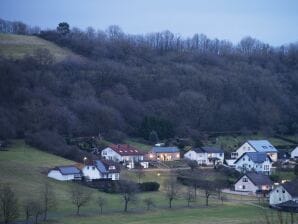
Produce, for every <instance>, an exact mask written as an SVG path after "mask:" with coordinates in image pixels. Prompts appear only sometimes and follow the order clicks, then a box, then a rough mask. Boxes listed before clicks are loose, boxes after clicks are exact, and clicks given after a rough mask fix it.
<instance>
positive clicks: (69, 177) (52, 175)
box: [48, 170, 74, 181]
mask: <svg viewBox="0 0 298 224" xmlns="http://www.w3.org/2000/svg"><path fill="white" fill-rule="evenodd" d="M48 177H50V178H53V179H56V180H61V181H67V180H74V175H73V174H70V175H62V173H61V172H60V171H59V170H51V171H50V172H49V173H48Z"/></svg>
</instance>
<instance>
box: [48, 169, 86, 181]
mask: <svg viewBox="0 0 298 224" xmlns="http://www.w3.org/2000/svg"><path fill="white" fill-rule="evenodd" d="M48 177H50V178H53V179H56V180H61V181H67V180H81V179H82V173H81V171H80V170H79V169H78V168H77V167H76V166H72V165H70V166H56V167H55V168H53V169H51V170H50V171H49V172H48Z"/></svg>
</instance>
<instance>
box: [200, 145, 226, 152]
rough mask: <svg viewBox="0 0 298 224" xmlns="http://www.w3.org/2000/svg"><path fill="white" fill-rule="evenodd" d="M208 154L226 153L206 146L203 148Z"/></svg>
mask: <svg viewBox="0 0 298 224" xmlns="http://www.w3.org/2000/svg"><path fill="white" fill-rule="evenodd" d="M201 148H202V149H203V150H204V151H205V152H207V153H224V151H223V150H222V149H220V148H216V147H212V146H204V147H201Z"/></svg>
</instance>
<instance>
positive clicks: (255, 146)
mask: <svg viewBox="0 0 298 224" xmlns="http://www.w3.org/2000/svg"><path fill="white" fill-rule="evenodd" d="M246 152H262V153H266V154H267V155H268V156H270V158H271V160H272V161H273V162H276V161H277V149H276V148H275V147H274V146H273V145H272V144H271V143H270V142H269V141H267V140H249V141H247V142H245V143H244V144H243V145H241V146H240V147H239V148H238V149H237V150H236V152H232V154H231V158H232V159H238V158H239V157H241V156H242V155H243V154H244V153H246Z"/></svg>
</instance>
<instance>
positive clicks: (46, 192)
mask: <svg viewBox="0 0 298 224" xmlns="http://www.w3.org/2000/svg"><path fill="white" fill-rule="evenodd" d="M41 193H42V195H41V196H42V204H43V213H44V216H43V220H44V221H46V220H47V217H48V211H49V209H51V208H54V207H55V205H56V200H55V195H54V192H53V189H52V186H51V185H50V183H49V182H45V183H44V186H43V189H42V192H41Z"/></svg>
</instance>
